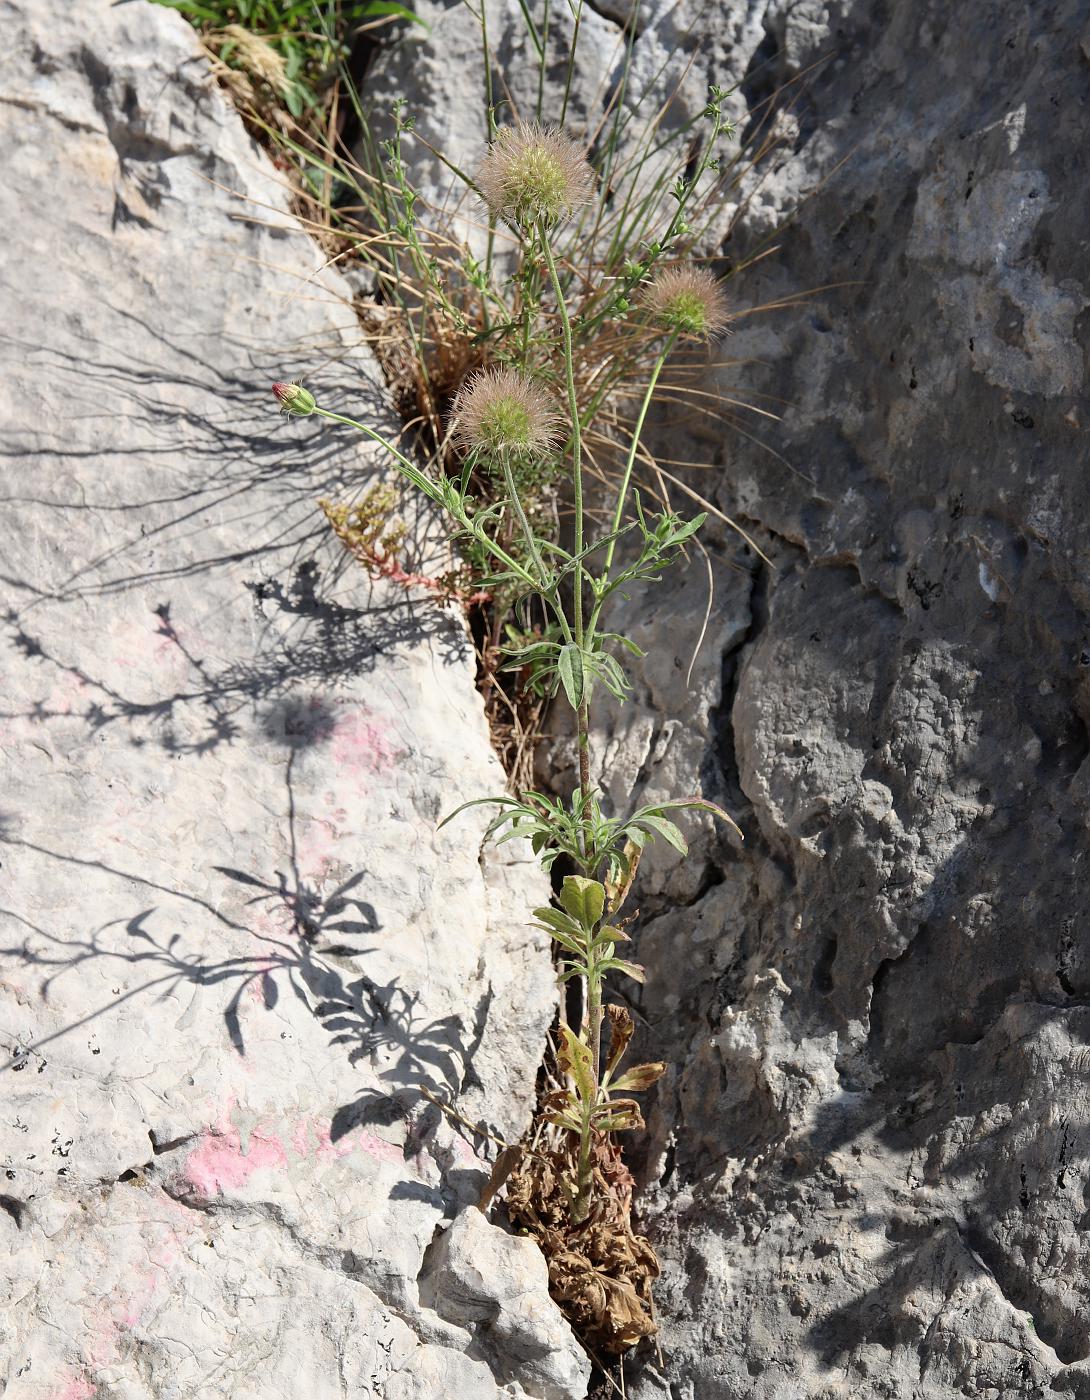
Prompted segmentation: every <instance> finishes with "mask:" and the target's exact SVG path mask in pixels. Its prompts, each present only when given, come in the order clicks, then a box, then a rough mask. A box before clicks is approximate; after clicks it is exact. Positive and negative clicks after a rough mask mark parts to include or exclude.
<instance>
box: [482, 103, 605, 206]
mask: <svg viewBox="0 0 1090 1400" xmlns="http://www.w3.org/2000/svg"><path fill="white" fill-rule="evenodd" d="M477 185H478V187H479V188H480V191H481V193H482V194H483V195H484V200H485V203H486V204H487V205H488V207H489V209H490V210H491V211H492V213H493V214H495V215H496V217H497V218H501V219H507V220H508V221H509V222H510V223H513V224H517V225H523V226H525V225H527V224H532V223H537V222H544V223H546V224H556V223H559V222H560V221H561V220H562V219H566V218H570V217H571V215H572V214H573V213H574V212H575V211H576V210H577V209H580V208H582V206H583V205H584V204H588V203H589V202H590V200H591V199H593V198H594V190H595V179H594V171H593V169H592V168H591V165H590V163H589V161H588V160H587V158H586V156H585V155H584V154H583V151H582V149H581V148H580V147H579V146H577V145H576V143H575V142H574V141H573V140H572V139H571V138H570V137H569V136H565V135H564V133H563V132H562V131H560V130H558V129H557V128H555V127H543V126H538V125H537V124H536V123H532V122H531V123H527V124H525V125H521V126H508V127H503V128H502V129H501V130H500V131H498V132H497V133H496V139H495V140H494V141H493V142H492V144H491V145H490V146H489V148H488V154H487V155H486V156H485V158H484V160H483V161H482V163H481V167H480V169H479V170H478V171H477Z"/></svg>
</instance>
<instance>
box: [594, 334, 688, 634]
mask: <svg viewBox="0 0 1090 1400" xmlns="http://www.w3.org/2000/svg"><path fill="white" fill-rule="evenodd" d="M677 339H678V332H677V331H671V332H670V334H669V335H668V336H667V337H666V344H665V345H664V346H663V347H662V353H661V354H660V355H659V357H658V359H657V360H656V361H655V367H654V369H652V371H651V377H650V379H649V380H648V381H647V389H646V390H645V392H644V396H643V402H642V403H641V404H640V411H639V413H638V414H637V415H636V426H635V428H634V429H633V430H632V441H631V442H630V443H629V445H628V459H627V461H626V462H625V464H624V475H623V476H622V477H621V485H620V489H619V490H618V492H617V504H616V507H615V508H614V511H613V529H612V531H611V534H612V535H613V539H611V540H610V542H609V544H608V545H607V546H606V558H605V565H604V566H603V569H602V582H603V583H604V582H607V581H608V579H609V571H610V569H611V568H612V567H613V555H614V552H615V550H616V548H617V531H618V530H619V529H620V528H621V521H622V520H623V519H624V508H625V503H626V502H627V500H628V488H629V486H630V485H631V484H632V471H633V468H634V467H635V465H636V453H637V452H638V451H639V446H640V437H641V436H642V434H643V425H644V423H645V422H646V421H647V411H648V409H649V408H650V407H651V400H652V398H653V397H654V395H655V388H656V386H657V385H658V382H659V376H660V375H661V374H662V371H663V368H664V366H665V364H666V361H667V359H668V358H669V356H670V352H671V350H673V348H674V346H675V345H676V344H677ZM600 606H601V605H600V604H599V607H600ZM597 617H598V608H595V611H594V621H595V622H596V621H597ZM592 625H593V623H592Z"/></svg>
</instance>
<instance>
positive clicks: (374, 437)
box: [311, 406, 537, 589]
mask: <svg viewBox="0 0 1090 1400" xmlns="http://www.w3.org/2000/svg"><path fill="white" fill-rule="evenodd" d="M311 412H312V413H315V414H317V415H318V417H319V418H328V419H329V421H330V422H331V423H344V424H345V425H346V426H347V427H349V428H356V429H357V430H358V431H359V432H361V433H363V434H364V436H365V437H369V438H370V439H371V441H372V442H377V443H378V444H379V446H380V447H384V448H385V449H386V451H387V452H388V453H389V454H390V456H391V457H392V458H393V459H394V464H395V466H396V467H397V470H398V471H399V472H400V474H401V475H402V476H403V477H405V478H406V480H407V481H409V482H410V483H411V484H412V485H413V486H415V487H416V489H417V490H418V491H420V492H422V493H423V494H424V495H425V496H427V498H428V500H430V501H434V502H435V504H436V505H437V506H442V507H443V509H444V510H448V511H450V514H451V515H452V516H453V517H454V519H455V520H456V521H457V523H458V524H459V525H460V526H461V527H462V529H463V530H472V524H471V522H470V519H469V516H468V515H467V514H466V513H465V511H455V510H451V509H450V506H449V505H448V503H447V502H446V501H445V500H444V499H443V495H442V492H441V491H440V490H439V488H438V487H437V486H436V484H435V482H434V481H429V480H428V478H427V477H426V476H425V475H424V473H423V472H422V471H421V470H420V468H419V467H418V466H417V465H416V464H415V462H410V461H409V459H408V457H406V456H405V454H404V453H403V452H400V451H398V449H397V448H396V447H395V446H394V444H393V443H392V442H391V441H390V440H389V438H384V437H383V436H382V434H381V433H376V432H375V430H374V428H369V427H368V426H367V424H366V423H359V422H357V420H356V419H355V418H345V417H344V416H343V415H342V414H340V413H330V411H329V409H328V408H318V407H317V406H315V407H314V408H313V409H312V410H311ZM482 542H483V543H484V545H485V547H486V548H487V549H488V551H489V553H491V554H492V555H493V556H494V557H495V558H496V559H498V560H499V561H500V563H501V564H505V565H506V566H507V568H509V569H510V570H512V572H513V573H515V574H517V575H518V577H519V578H521V579H522V581H523V583H526V584H529V586H530V587H531V588H534V589H536V588H537V581H536V580H535V579H534V578H533V576H532V575H531V574H530V573H528V572H527V570H526V569H525V568H523V566H522V565H521V564H520V563H519V562H518V560H517V559H514V558H512V556H511V555H510V554H508V553H507V551H506V550H504V549H501V548H500V546H499V545H498V544H496V542H495V541H494V540H491V539H488V538H487V537H484V538H483V541H482Z"/></svg>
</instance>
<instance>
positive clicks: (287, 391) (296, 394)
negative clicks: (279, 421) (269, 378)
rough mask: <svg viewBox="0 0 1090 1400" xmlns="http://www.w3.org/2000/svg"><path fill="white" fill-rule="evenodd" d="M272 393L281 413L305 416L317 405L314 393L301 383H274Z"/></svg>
mask: <svg viewBox="0 0 1090 1400" xmlns="http://www.w3.org/2000/svg"><path fill="white" fill-rule="evenodd" d="M273 393H274V394H275V395H276V401H277V403H278V404H279V405H280V412H281V413H292V414H295V415H296V416H297V417H299V418H305V417H306V416H307V414H308V413H313V412H314V410H315V408H316V407H317V405H316V404H315V402H314V395H313V394H312V393H310V391H309V390H307V389H304V388H303V386H302V385H301V384H274V385H273Z"/></svg>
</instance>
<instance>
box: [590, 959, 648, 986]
mask: <svg viewBox="0 0 1090 1400" xmlns="http://www.w3.org/2000/svg"><path fill="white" fill-rule="evenodd" d="M599 966H600V968H601V969H602V971H603V972H610V971H613V970H616V971H617V972H623V973H624V975H625V976H626V977H631V978H632V980H633V981H634V982H646V981H647V976H646V974H645V973H644V970H643V968H642V967H641V966H640V965H639V963H634V962H629V961H628V959H627V958H607V959H606V960H605V962H603V963H600V964H599Z"/></svg>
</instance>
